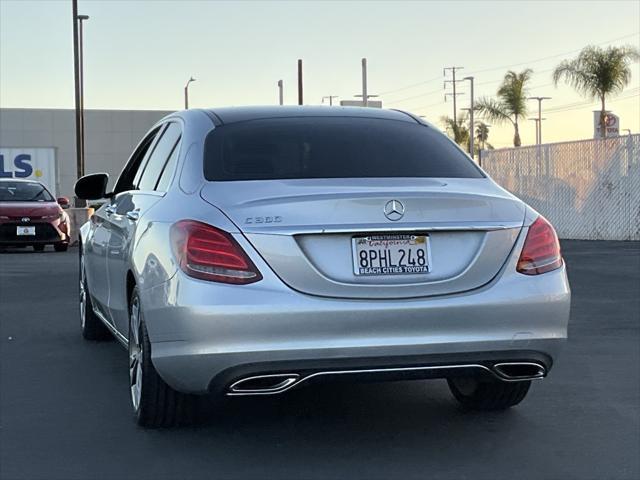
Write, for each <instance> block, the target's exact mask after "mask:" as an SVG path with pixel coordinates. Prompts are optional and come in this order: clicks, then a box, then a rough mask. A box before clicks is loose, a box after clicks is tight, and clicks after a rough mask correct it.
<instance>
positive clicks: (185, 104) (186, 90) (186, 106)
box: [184, 77, 196, 110]
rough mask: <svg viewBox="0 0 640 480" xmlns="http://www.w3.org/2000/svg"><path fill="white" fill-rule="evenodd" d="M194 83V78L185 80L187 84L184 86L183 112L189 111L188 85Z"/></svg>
mask: <svg viewBox="0 0 640 480" xmlns="http://www.w3.org/2000/svg"><path fill="white" fill-rule="evenodd" d="M195 81H196V79H195V78H193V77H189V80H187V84H186V85H185V86H184V109H185V110H189V84H190V83H191V82H195Z"/></svg>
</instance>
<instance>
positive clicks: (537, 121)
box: [529, 117, 540, 145]
mask: <svg viewBox="0 0 640 480" xmlns="http://www.w3.org/2000/svg"><path fill="white" fill-rule="evenodd" d="M529 120H531V121H532V122H536V145H540V119H538V118H537V117H536V118H530V119H529Z"/></svg>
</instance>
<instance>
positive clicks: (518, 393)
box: [447, 377, 531, 410]
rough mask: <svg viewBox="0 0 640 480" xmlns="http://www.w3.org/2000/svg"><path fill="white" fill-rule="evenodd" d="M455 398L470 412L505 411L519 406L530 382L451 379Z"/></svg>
mask: <svg viewBox="0 0 640 480" xmlns="http://www.w3.org/2000/svg"><path fill="white" fill-rule="evenodd" d="M447 383H448V384H449V389H450V390H451V393H452V394H453V396H454V397H455V398H456V400H458V402H460V403H461V404H462V406H463V407H465V408H468V409H470V410H505V409H507V408H510V407H513V406H515V405H517V404H519V403H520V402H521V401H522V400H523V399H524V397H525V396H526V395H527V392H528V391H529V387H530V386H531V381H530V380H525V381H520V382H501V381H480V380H476V379H474V378H467V377H461V378H449V379H447Z"/></svg>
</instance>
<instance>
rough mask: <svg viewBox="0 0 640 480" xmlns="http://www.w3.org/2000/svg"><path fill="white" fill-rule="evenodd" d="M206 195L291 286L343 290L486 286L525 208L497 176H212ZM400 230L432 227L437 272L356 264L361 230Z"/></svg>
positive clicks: (410, 291)
mask: <svg viewBox="0 0 640 480" xmlns="http://www.w3.org/2000/svg"><path fill="white" fill-rule="evenodd" d="M201 196H202V198H203V199H204V200H205V201H207V202H208V203H210V204H212V205H214V206H216V207H217V208H219V209H220V210H221V211H223V212H224V213H225V214H226V215H227V216H228V217H229V218H230V219H231V221H233V222H234V223H235V224H236V226H237V227H238V229H239V230H240V231H241V232H242V233H243V234H244V235H245V236H246V238H247V239H248V240H249V241H250V242H251V244H252V245H253V246H254V247H255V249H256V250H257V252H258V253H259V254H260V255H261V256H262V258H263V259H264V260H265V261H266V262H267V264H268V265H269V266H270V267H271V268H272V269H273V271H274V272H275V273H276V275H278V276H279V277H280V278H281V279H282V281H283V282H285V283H286V284H287V285H289V286H290V287H291V288H293V289H295V290H298V291H300V292H303V293H307V294H312V295H321V296H328V297H340V298H388V299H391V298H411V297H423V296H431V295H442V294H450V293H456V292H461V291H467V290H471V289H474V288H478V287H480V286H482V285H484V284H486V283H487V282H489V281H490V280H491V279H492V278H493V277H494V276H495V275H496V274H497V273H498V271H499V270H500V268H501V267H502V265H503V264H504V262H505V260H506V259H507V257H508V255H509V252H510V251H511V250H512V248H513V245H514V244H515V241H516V239H517V236H518V234H519V232H520V229H521V228H522V223H523V219H524V212H525V207H524V204H523V203H522V202H521V201H519V200H517V199H515V198H514V197H513V196H511V195H510V194H508V193H507V192H505V191H504V190H502V189H500V188H499V187H497V186H496V185H495V184H494V183H493V182H492V181H491V180H489V179H429V178H419V179H408V178H384V179H382V178H367V179H296V180H268V181H259V180H258V181H239V182H209V183H208V184H206V185H205V186H204V188H203V189H202V192H201ZM392 201H396V202H398V204H401V205H402V207H403V212H402V213H403V214H402V217H401V218H398V219H395V218H393V217H394V216H393V215H391V218H392V220H390V219H389V218H387V216H385V206H387V205H388V204H389V202H392ZM396 213H397V212H396ZM396 216H397V215H396ZM397 234H403V235H426V236H428V249H429V256H430V262H429V263H430V265H429V268H430V271H429V273H419V274H403V275H374V276H359V275H356V274H355V273H354V267H353V266H354V261H353V251H352V250H353V241H352V240H353V238H354V237H361V236H365V237H366V236H371V235H397Z"/></svg>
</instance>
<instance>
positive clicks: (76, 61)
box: [71, 0, 83, 207]
mask: <svg viewBox="0 0 640 480" xmlns="http://www.w3.org/2000/svg"><path fill="white" fill-rule="evenodd" d="M71 13H72V19H73V73H74V83H75V110H76V112H75V113H76V114H75V117H76V176H77V177H78V178H80V177H81V176H82V171H83V164H82V140H81V138H82V130H81V129H82V123H81V115H80V55H79V53H80V52H79V46H78V0H71ZM75 203H76V206H77V207H80V206H83V205H81V201H80V200H79V199H77V198H76V200H75Z"/></svg>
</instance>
